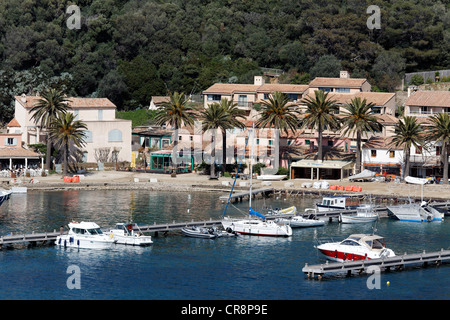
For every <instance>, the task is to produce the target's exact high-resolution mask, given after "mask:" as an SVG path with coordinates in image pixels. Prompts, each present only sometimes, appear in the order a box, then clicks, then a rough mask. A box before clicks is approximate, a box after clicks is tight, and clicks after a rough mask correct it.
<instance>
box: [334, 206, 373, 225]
mask: <svg viewBox="0 0 450 320" xmlns="http://www.w3.org/2000/svg"><path fill="white" fill-rule="evenodd" d="M339 220H340V222H341V223H347V224H352V223H368V222H375V221H377V220H378V214H377V213H376V212H375V211H374V210H373V208H372V206H370V205H365V206H361V207H358V208H357V209H356V215H346V214H342V213H341V215H340V217H339Z"/></svg>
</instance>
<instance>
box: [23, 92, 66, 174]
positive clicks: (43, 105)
mask: <svg viewBox="0 0 450 320" xmlns="http://www.w3.org/2000/svg"><path fill="white" fill-rule="evenodd" d="M67 101H68V100H67V99H66V98H65V97H64V94H63V93H62V91H59V90H56V89H53V88H50V89H47V90H44V92H43V93H42V95H41V99H39V100H38V102H37V104H36V105H35V106H34V107H33V108H31V110H30V113H32V114H33V115H32V116H31V119H34V122H35V123H36V124H37V123H39V122H40V124H41V127H42V128H45V129H46V131H47V154H46V158H45V169H47V170H50V163H51V152H52V151H51V149H52V140H51V138H50V134H49V131H50V129H51V124H52V123H53V121H54V120H55V119H56V118H57V117H59V116H60V115H61V114H65V113H66V102H67Z"/></svg>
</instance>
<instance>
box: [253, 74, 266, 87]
mask: <svg viewBox="0 0 450 320" xmlns="http://www.w3.org/2000/svg"><path fill="white" fill-rule="evenodd" d="M253 84H254V85H255V86H262V85H263V84H264V77H263V76H255V77H254V78H253Z"/></svg>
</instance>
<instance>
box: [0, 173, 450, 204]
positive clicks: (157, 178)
mask: <svg viewBox="0 0 450 320" xmlns="http://www.w3.org/2000/svg"><path fill="white" fill-rule="evenodd" d="M79 177H80V182H79V183H67V182H63V176H62V175H59V174H52V175H48V176H46V177H33V178H25V177H24V178H18V179H16V180H14V179H11V178H1V179H0V183H1V184H0V185H1V186H2V187H3V188H5V189H10V188H11V187H15V186H16V187H27V189H28V190H29V191H34V190H64V189H85V188H89V189H147V190H171V191H203V192H204V191H218V192H225V193H226V192H229V191H230V189H231V186H232V184H233V179H232V178H229V177H221V178H219V179H218V180H210V179H209V176H207V175H201V174H197V173H187V174H178V175H177V176H176V177H171V176H170V175H165V174H155V173H144V172H127V171H93V172H89V173H87V174H84V175H82V174H80V175H79ZM327 181H328V183H329V184H330V186H331V185H343V186H344V187H345V186H347V185H352V186H361V187H362V191H361V192H349V191H333V190H329V189H328V190H322V189H314V188H302V184H303V183H304V182H314V181H311V180H305V179H294V180H285V181H271V182H270V185H263V184H262V181H261V180H256V179H253V188H255V189H256V188H262V187H273V188H274V189H275V190H277V191H286V190H287V192H288V193H289V192H292V191H305V192H311V191H312V192H321V193H331V194H334V193H338V194H339V193H342V194H350V193H351V194H359V195H367V196H369V195H371V196H381V197H386V198H388V199H389V198H408V197H411V198H420V197H421V186H419V185H412V184H406V183H395V182H387V183H384V182H352V181H348V180H342V181H341V180H327ZM223 182H225V184H226V183H228V186H227V185H224V183H223ZM245 182H247V185H245ZM248 182H249V181H248V180H240V179H238V180H237V181H236V186H235V189H236V190H248ZM423 197H424V200H430V199H432V200H441V201H442V200H447V199H450V185H436V184H427V185H425V186H424V188H423Z"/></svg>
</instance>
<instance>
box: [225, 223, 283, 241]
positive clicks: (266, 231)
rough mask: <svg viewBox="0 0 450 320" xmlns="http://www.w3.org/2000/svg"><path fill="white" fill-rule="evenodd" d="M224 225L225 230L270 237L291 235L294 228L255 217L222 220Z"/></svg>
mask: <svg viewBox="0 0 450 320" xmlns="http://www.w3.org/2000/svg"><path fill="white" fill-rule="evenodd" d="M222 226H223V228H224V229H225V230H227V229H228V228H229V229H230V230H232V231H233V232H236V233H240V234H246V235H252V236H268V237H290V236H292V228H291V227H290V226H289V225H285V224H282V225H279V224H277V223H275V222H273V221H258V220H253V219H245V220H231V219H224V220H222Z"/></svg>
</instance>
